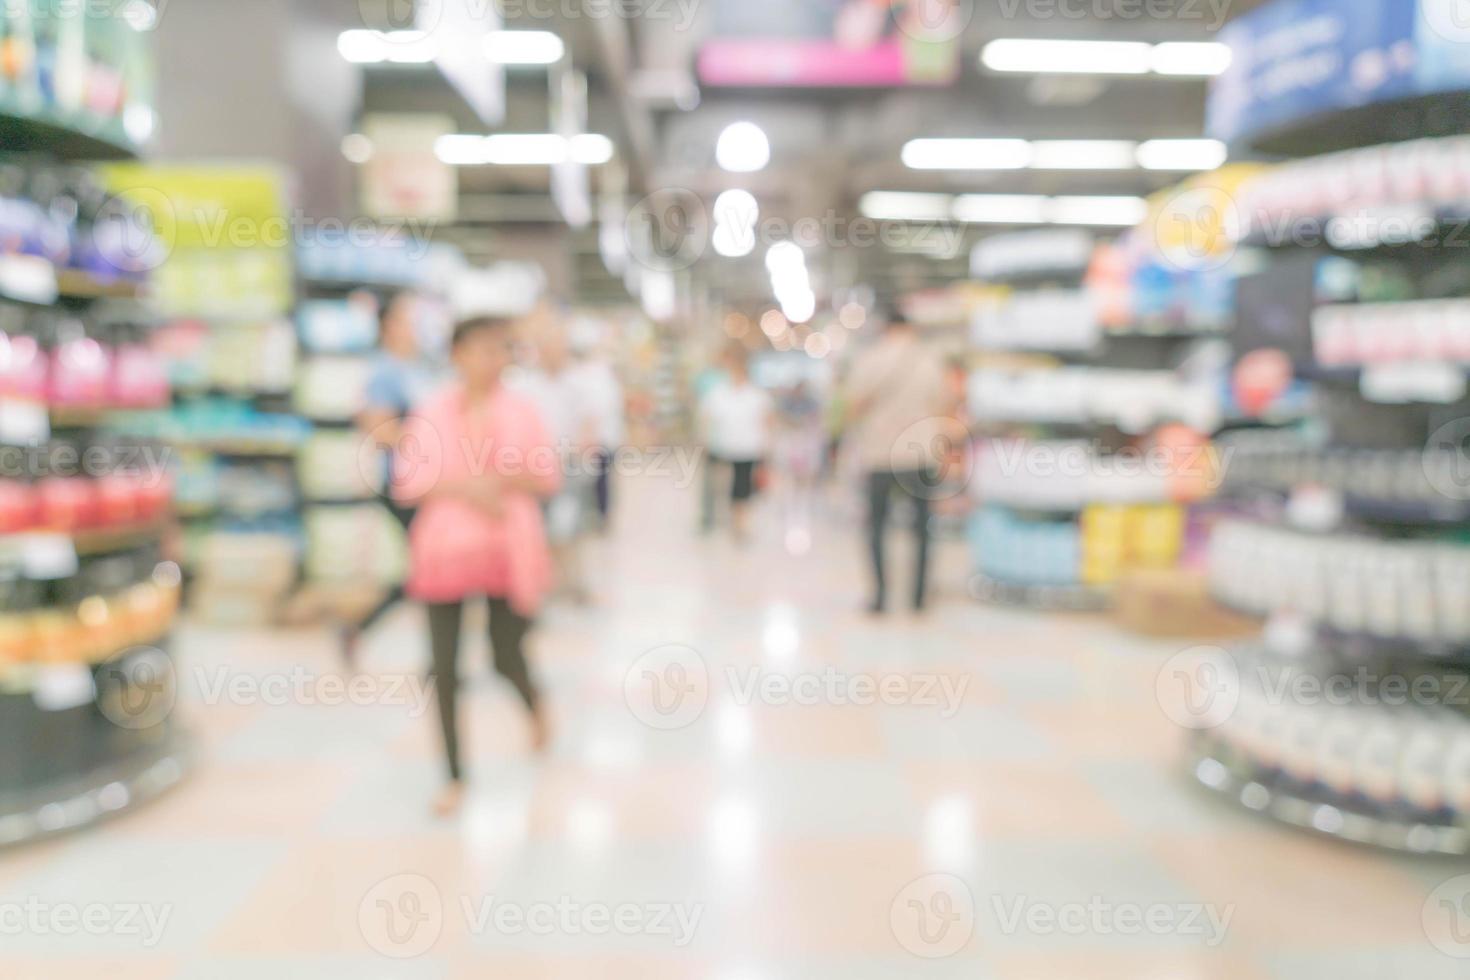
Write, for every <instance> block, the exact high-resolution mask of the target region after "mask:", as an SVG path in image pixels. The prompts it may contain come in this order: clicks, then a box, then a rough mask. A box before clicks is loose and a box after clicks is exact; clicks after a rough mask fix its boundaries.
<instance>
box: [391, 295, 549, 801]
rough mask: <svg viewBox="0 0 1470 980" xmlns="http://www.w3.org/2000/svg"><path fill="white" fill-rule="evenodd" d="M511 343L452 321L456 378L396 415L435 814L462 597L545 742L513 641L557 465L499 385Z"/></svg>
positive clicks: (536, 740) (527, 409) (533, 577)
mask: <svg viewBox="0 0 1470 980" xmlns="http://www.w3.org/2000/svg"><path fill="white" fill-rule="evenodd" d="M512 339H513V337H512V329H511V324H510V322H509V321H507V320H501V319H495V318H490V317H481V318H476V319H471V320H466V321H464V322H462V323H460V324H459V325H458V326H456V327H455V328H454V339H453V343H452V348H451V358H452V360H453V362H454V367H455V370H456V373H457V375H458V381H457V382H456V383H454V384H451V385H450V386H449V387H447V388H446V389H444V390H442V391H440V392H438V393H437V394H435V395H433V396H431V397H430V398H429V399H428V400H427V401H425V402H424V403H423V404H422V405H419V406H417V407H416V408H415V409H414V410H413V412H412V413H411V414H410V415H409V416H408V418H407V419H405V421H404V425H403V432H402V436H401V438H400V440H399V443H398V451H397V453H396V455H395V458H394V474H393V496H394V497H395V499H397V500H398V501H399V502H401V503H404V504H412V505H414V506H416V507H417V508H418V516H417V517H416V518H415V520H414V523H413V527H412V528H411V529H410V531H409V566H410V567H409V578H408V593H409V595H411V596H413V597H414V598H415V599H418V600H420V601H422V602H423V603H424V604H425V605H426V606H427V607H428V612H429V642H430V645H431V647H432V649H433V666H432V667H431V669H430V678H431V679H432V680H433V681H434V684H435V689H436V692H437V696H438V701H439V720H440V723H441V725H442V726H443V730H444V748H445V753H446V755H447V756H448V762H449V786H448V787H447V788H446V789H445V791H444V793H443V795H442V796H441V797H440V798H439V800H438V802H437V803H436V805H435V809H436V810H437V811H438V812H440V813H441V814H448V813H451V812H453V811H454V810H455V808H456V807H457V806H458V805H459V802H460V799H461V796H462V795H463V782H462V779H463V772H462V769H461V766H460V755H459V732H458V726H457V722H456V711H455V708H456V701H457V694H458V688H459V675H458V673H457V664H458V659H459V634H460V622H461V619H462V618H463V613H464V600H465V599H466V598H469V597H470V596H479V595H483V596H486V597H488V599H489V602H490V646H491V649H492V650H493V651H494V659H495V669H496V670H497V671H499V672H500V674H501V675H502V676H503V677H505V678H506V679H507V680H509V681H510V682H511V683H512V684H513V685H515V688H516V690H517V691H518V692H519V693H520V695H521V699H522V700H523V701H524V702H525V704H526V708H527V709H528V710H529V711H530V715H531V731H532V736H531V739H532V744H533V745H534V746H535V747H536V748H537V749H540V748H541V747H543V746H544V745H545V743H546V741H547V738H548V730H547V724H546V717H545V714H544V711H543V708H542V705H541V702H540V699H539V697H538V695H537V691H536V686H535V684H534V682H533V681H532V679H531V674H530V670H529V668H528V667H527V665H526V657H525V651H524V649H523V646H524V642H525V638H526V634H527V632H528V631H529V630H530V627H531V622H532V619H533V617H534V616H535V614H536V611H537V609H539V608H540V605H541V600H542V599H543V598H544V597H545V595H546V593H547V591H548V590H549V588H550V587H551V583H552V565H551V556H550V551H549V550H548V548H547V544H546V533H545V530H544V529H543V527H542V524H541V500H542V499H543V498H546V497H549V496H551V495H553V494H554V493H556V492H557V490H558V489H559V487H560V485H561V465H560V461H559V460H558V459H557V456H556V450H555V448H554V447H553V445H552V442H551V437H550V435H549V434H548V432H547V429H546V426H545V424H544V423H543V422H542V419H541V416H540V414H539V413H538V412H537V409H536V407H535V405H534V403H533V402H532V401H531V400H530V399H529V398H528V397H526V396H524V395H522V394H519V393H517V392H515V391H512V390H509V389H507V388H506V387H505V386H504V385H503V384H501V374H502V373H503V372H504V371H505V369H506V368H507V367H509V366H510V364H511V354H512Z"/></svg>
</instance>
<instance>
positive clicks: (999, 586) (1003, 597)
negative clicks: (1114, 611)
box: [970, 572, 1113, 612]
mask: <svg viewBox="0 0 1470 980" xmlns="http://www.w3.org/2000/svg"><path fill="white" fill-rule="evenodd" d="M970 595H972V596H974V597H975V598H976V599H979V600H981V601H982V602H990V603H994V604H996V605H1000V606H1018V607H1021V608H1025V609H1041V610H1052V611H1057V612H1099V611H1101V610H1104V609H1107V608H1108V607H1109V606H1111V605H1112V602H1113V596H1112V593H1111V592H1110V591H1108V590H1106V589H1101V588H1097V587H1095V586H1090V585H1031V584H1021V583H1017V582H1002V581H1000V580H999V579H994V578H991V577H990V576H988V575H985V574H983V573H981V572H976V573H974V574H972V575H971V576H970Z"/></svg>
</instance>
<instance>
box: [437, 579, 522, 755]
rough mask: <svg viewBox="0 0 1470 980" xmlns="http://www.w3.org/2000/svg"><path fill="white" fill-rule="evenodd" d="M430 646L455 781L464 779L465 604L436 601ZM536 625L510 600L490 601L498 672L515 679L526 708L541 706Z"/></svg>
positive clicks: (507, 677)
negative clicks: (535, 674) (529, 642)
mask: <svg viewBox="0 0 1470 980" xmlns="http://www.w3.org/2000/svg"><path fill="white" fill-rule="evenodd" d="M426 605H427V607H428V610H429V644H430V646H431V648H432V649H433V653H434V662H433V665H432V666H431V667H430V668H429V679H430V680H431V681H433V683H434V691H435V694H436V695H437V696H438V700H439V724H440V726H441V727H442V728H443V730H444V754H445V757H446V758H447V760H448V762H449V778H450V779H455V780H457V779H459V778H460V777H461V775H462V769H461V767H460V760H459V724H458V711H457V710H456V708H457V704H458V700H459V631H460V623H461V622H462V620H463V619H464V603H463V602H430V603H426ZM530 630H531V621H530V620H529V619H527V618H526V617H525V616H522V615H521V614H520V613H518V612H516V611H515V610H514V609H512V608H511V607H510V603H508V602H507V601H506V600H504V599H491V600H490V650H491V653H492V655H493V658H494V661H495V669H496V671H498V672H499V673H500V676H502V677H504V678H505V679H506V680H508V681H510V682H511V684H512V685H514V686H515V689H516V692H517V693H519V694H520V696H521V700H522V701H524V702H525V703H526V707H527V708H529V709H532V710H534V709H535V707H536V700H537V693H536V685H535V684H534V683H533V682H532V680H531V669H530V667H529V666H527V664H526V653H525V642H526V634H527V633H529V632H530Z"/></svg>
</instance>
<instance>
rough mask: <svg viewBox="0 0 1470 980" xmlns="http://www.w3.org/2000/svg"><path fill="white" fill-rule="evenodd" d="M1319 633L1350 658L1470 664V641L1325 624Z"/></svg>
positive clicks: (1448, 664) (1322, 639)
mask: <svg viewBox="0 0 1470 980" xmlns="http://www.w3.org/2000/svg"><path fill="white" fill-rule="evenodd" d="M1317 635H1318V637H1319V639H1320V642H1321V644H1322V645H1323V646H1324V647H1326V648H1328V649H1331V650H1334V651H1336V652H1337V654H1338V655H1339V656H1341V657H1344V658H1347V659H1349V660H1354V661H1357V660H1396V661H1414V662H1422V663H1432V664H1438V665H1440V666H1446V667H1467V668H1470V644H1460V643H1451V642H1449V641H1448V640H1416V639H1413V638H1411V637H1384V636H1375V635H1373V634H1371V633H1362V632H1348V631H1345V630H1339V629H1334V628H1332V627H1330V626H1322V627H1320V628H1319V629H1318V631H1317Z"/></svg>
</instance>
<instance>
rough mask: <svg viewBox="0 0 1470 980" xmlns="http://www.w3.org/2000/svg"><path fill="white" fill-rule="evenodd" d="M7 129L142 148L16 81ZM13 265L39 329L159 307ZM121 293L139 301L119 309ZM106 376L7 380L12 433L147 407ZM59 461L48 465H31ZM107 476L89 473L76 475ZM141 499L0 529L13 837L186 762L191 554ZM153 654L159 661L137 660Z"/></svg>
mask: <svg viewBox="0 0 1470 980" xmlns="http://www.w3.org/2000/svg"><path fill="white" fill-rule="evenodd" d="M84 22H85V23H86V24H87V25H88V29H89V30H90V29H93V28H94V26H95V21H94V19H93V18H92V16H91V15H89V16H88V18H87V19H86V20H85V21H84ZM118 29H119V30H121V29H122V28H120V27H119V28H118ZM0 143H3V144H4V147H5V149H6V150H7V151H26V152H29V153H32V154H34V155H33V156H31V157H28V158H27V165H28V166H59V165H65V166H68V167H75V166H77V165H79V164H81V163H82V162H92V161H98V160H117V159H124V158H127V157H130V156H131V155H132V153H133V149H134V148H133V146H132V145H131V144H130V143H129V142H128V141H127V140H126V139H125V137H123V135H122V128H121V123H120V122H115V123H114V124H107V123H105V122H101V121H98V120H93V119H88V118H84V115H82V114H74V115H70V116H67V115H64V114H60V113H56V112H52V111H48V110H44V109H37V108H36V106H35V105H31V104H28V105H27V106H26V107H24V108H23V107H22V106H21V105H20V104H19V103H18V102H17V101H16V98H15V96H14V93H13V91H11V92H7V93H6V94H5V95H4V96H3V97H0ZM43 161H50V162H49V163H47V162H43ZM78 233H79V232H77V231H76V230H75V229H73V234H74V235H75V234H78ZM71 254H72V256H73V257H74V256H75V255H76V250H75V249H72V250H71ZM53 263H54V264H53ZM0 266H4V269H3V271H0V303H3V304H6V305H11V306H17V307H18V308H20V309H21V310H23V311H24V317H25V319H23V320H19V321H17V322H19V323H20V324H21V326H20V329H21V331H22V334H24V333H25V331H26V330H39V329H40V326H39V325H38V323H39V321H37V320H36V318H38V317H45V316H48V315H49V314H50V313H51V312H56V313H58V314H62V315H64V317H65V319H66V320H67V321H68V322H76V323H84V324H86V325H87V330H88V333H87V335H86V336H87V337H88V338H93V337H94V336H97V335H99V334H97V330H98V329H99V327H101V326H103V325H107V324H115V323H123V324H126V325H127V329H129V330H132V329H134V328H135V327H138V328H141V327H142V326H144V325H146V321H150V320H151V318H149V317H147V316H145V315H143V313H142V309H143V306H144V304H146V302H147V299H148V296H149V287H148V285H147V283H145V282H143V281H142V280H140V279H138V278H136V277H135V276H136V273H135V272H133V271H131V270H130V271H128V272H127V273H122V272H119V273H118V275H117V276H115V277H108V278H104V277H99V275H98V274H97V273H96V272H94V271H88V270H82V269H77V268H71V267H68V266H65V265H64V264H62V260H60V259H47V258H46V257H42V256H36V255H16V254H7V255H4V256H0ZM120 304H121V305H122V308H124V309H126V308H129V307H132V308H133V309H132V310H131V312H129V313H128V314H127V315H126V316H122V315H120V313H119V309H118V307H119V305H120ZM108 329H111V328H110V327H109V328H108ZM101 335H103V336H112V334H101ZM35 336H37V337H43V335H42V334H40V333H37V334H35ZM89 342H90V339H89ZM55 370H56V369H55V367H54V366H52V367H51V368H50V372H49V373H48V375H47V379H46V382H45V394H44V395H41V396H40V397H41V398H43V399H52V398H56V397H57V395H56V392H55V390H54V387H53V386H54V385H55V384H56V383H57V376H56V374H55ZM105 385H106V387H107V390H108V392H109V395H108V396H107V398H106V399H101V398H91V399H89V400H88V402H87V403H86V404H81V403H71V402H68V403H66V404H61V403H56V402H52V403H51V404H49V405H48V404H45V403H43V402H41V401H37V400H35V396H30V397H29V398H27V397H26V396H23V395H22V394H19V393H17V392H15V391H7V390H6V388H5V387H4V385H0V409H4V410H5V412H6V413H9V414H10V416H11V417H12V418H16V417H23V418H24V419H26V420H27V421H26V424H25V425H24V426H23V427H22V430H23V431H22V430H16V431H12V432H10V433H8V434H6V435H4V436H3V439H4V441H6V442H8V444H10V445H12V446H24V447H34V448H35V449H36V450H37V451H38V452H41V451H46V452H49V451H51V450H54V449H55V447H56V446H57V445H58V443H57V442H56V439H57V438H58V437H59V436H64V437H65V441H66V444H67V445H69V446H72V447H90V446H93V445H99V444H105V443H106V442H107V441H108V440H110V439H112V438H113V434H112V433H111V431H110V426H111V424H112V422H113V421H114V420H115V419H116V418H117V417H118V414H119V412H122V411H133V410H136V409H137V408H138V405H136V404H132V405H127V406H123V405H122V404H121V402H120V401H117V400H115V399H116V398H117V393H119V392H122V391H123V390H124V389H123V387H122V382H121V381H119V380H118V379H117V378H116V377H114V376H112V375H111V374H109V375H107V377H106V380H105ZM47 458H48V459H50V458H51V457H49V456H48V457H47ZM108 465H109V466H111V464H110V463H109V464H108ZM55 475H56V473H55V472H54V471H51V470H49V469H47V470H45V471H44V472H35V473H26V474H23V475H22V476H21V477H20V479H21V480H22V481H23V482H24V481H29V480H33V479H34V480H39V479H40V478H42V477H47V476H55ZM119 475H120V471H113V470H111V469H109V470H108V471H107V472H106V473H105V476H106V477H108V478H111V477H115V476H119ZM98 476H99V474H97V473H90V472H84V473H83V474H82V475H80V476H77V477H74V479H78V480H88V481H91V480H93V479H94V478H96V477H98ZM100 492H101V491H99V490H97V488H96V487H95V486H94V487H93V488H92V489H91V490H89V493H94V494H96V493H100ZM141 499H142V498H141V497H139V498H137V499H135V500H134V501H133V502H132V503H130V504H129V505H128V506H129V507H130V508H139V509H138V510H137V511H136V512H137V513H147V515H148V516H146V517H144V518H141V519H133V520H130V521H122V520H120V519H118V518H109V517H106V516H105V515H104V512H103V510H102V509H101V505H100V504H96V505H95V509H97V511H98V512H97V513H96V514H93V519H91V520H88V521H87V522H85V523H84V524H82V526H80V527H78V528H76V529H69V525H68V526H67V528H68V529H62V528H59V527H54V526H51V525H48V524H46V523H44V522H45V521H46V520H47V518H46V517H45V516H43V517H42V521H43V523H42V524H40V525H37V526H32V527H25V526H23V529H22V530H20V531H18V532H16V533H9V534H4V533H0V580H3V581H0V587H3V588H4V590H5V591H6V596H5V601H3V602H0V617H3V618H4V619H5V623H4V629H3V630H0V634H3V640H4V642H3V643H0V742H3V744H4V745H5V746H6V747H7V749H6V751H5V752H4V753H3V757H4V758H3V761H0V846H4V845H11V844H17V843H20V842H23V841H28V840H32V839H34V838H37V837H42V836H47V835H51V834H56V833H61V832H64V831H69V830H72V829H75V828H78V827H82V826H85V825H87V824H89V823H92V822H94V821H97V820H101V819H104V818H106V817H109V816H112V815H114V814H117V813H121V812H123V811H126V810H129V809H131V808H133V807H135V806H138V805H140V804H142V803H144V802H146V801H148V800H151V799H153V798H154V797H156V796H158V795H159V794H161V793H163V792H165V791H166V790H168V789H169V788H171V787H172V786H174V785H176V784H177V783H178V782H180V781H181V780H182V779H184V778H185V776H186V775H187V773H188V771H189V768H190V765H191V762H192V757H193V747H192V742H191V740H190V737H189V735H188V733H187V731H186V730H185V729H184V728H183V727H182V725H181V723H180V721H179V720H178V719H177V718H176V717H174V715H173V713H172V711H171V710H168V707H170V706H171V704H172V701H171V700H170V701H169V702H168V704H167V705H163V703H162V702H161V701H160V700H159V699H161V698H171V697H172V693H173V691H174V684H175V679H174V676H173V668H172V666H171V665H172V662H173V659H172V658H173V652H172V644H171V642H170V635H169V634H170V628H171V624H172V621H173V616H174V611H175V609H176V607H177V596H178V584H179V582H178V567H177V566H176V565H175V564H173V563H172V562H169V561H166V560H165V558H166V553H165V550H164V549H165V545H166V539H167V537H168V535H169V533H170V530H171V528H172V525H173V522H172V518H171V515H169V514H168V513H163V514H158V515H154V514H153V512H152V511H153V507H152V505H151V504H150V505H149V508H148V510H147V511H146V512H145V511H143V510H142V509H141V508H142V506H143V505H142V504H141V503H140V502H139V501H140V500H141ZM94 500H95V498H94ZM41 513H42V514H43V515H45V514H46V513H48V512H47V511H45V510H44V509H43V510H42V512H41ZM109 513H121V512H120V511H111V512H109ZM51 519H54V516H53V517H52V518H51ZM104 582H106V583H111V584H106V585H104V584H103V583H104ZM144 662H146V665H147V667H146V670H145V669H142V668H140V667H139V666H138V665H139V664H142V663H144ZM140 704H149V705H156V706H159V707H160V710H159V711H158V712H156V713H143V714H139V713H134V712H132V711H131V709H130V708H120V707H119V705H124V706H137V705H140Z"/></svg>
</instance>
